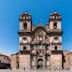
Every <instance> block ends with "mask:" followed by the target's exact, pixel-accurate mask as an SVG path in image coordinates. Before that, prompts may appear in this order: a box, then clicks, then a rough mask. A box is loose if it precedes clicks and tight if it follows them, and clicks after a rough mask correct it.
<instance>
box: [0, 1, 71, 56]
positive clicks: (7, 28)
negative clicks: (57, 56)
mask: <svg viewBox="0 0 72 72" xmlns="http://www.w3.org/2000/svg"><path fill="white" fill-rule="evenodd" d="M71 7H72V0H70V1H69V0H0V53H3V54H7V55H10V54H13V53H16V52H17V51H18V50H19V42H18V34H17V32H18V31H19V16H20V15H21V14H22V13H23V12H24V11H28V12H29V13H30V14H31V15H32V18H33V23H34V24H35V25H37V24H38V23H39V21H40V20H41V21H42V24H43V25H45V24H46V23H47V22H48V20H49V15H50V14H51V13H52V12H53V11H54V10H55V11H57V12H59V13H60V14H61V16H62V29H63V31H64V34H63V49H65V50H72V8H71Z"/></svg>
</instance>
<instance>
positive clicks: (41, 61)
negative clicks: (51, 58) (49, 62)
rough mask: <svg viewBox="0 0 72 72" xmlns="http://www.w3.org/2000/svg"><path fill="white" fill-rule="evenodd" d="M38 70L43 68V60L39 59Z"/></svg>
mask: <svg viewBox="0 0 72 72" xmlns="http://www.w3.org/2000/svg"><path fill="white" fill-rule="evenodd" d="M37 68H38V69H39V68H43V59H38V60H37Z"/></svg>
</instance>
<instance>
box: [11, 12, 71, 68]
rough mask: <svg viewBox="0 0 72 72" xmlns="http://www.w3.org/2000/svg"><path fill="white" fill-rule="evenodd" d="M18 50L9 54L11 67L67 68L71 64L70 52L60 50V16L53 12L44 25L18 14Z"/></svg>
mask: <svg viewBox="0 0 72 72" xmlns="http://www.w3.org/2000/svg"><path fill="white" fill-rule="evenodd" d="M19 20H20V28H19V32H18V35H19V52H18V53H16V54H12V55H11V67H12V68H20V69H24V68H32V69H48V68H68V67H69V66H71V65H72V63H71V62H72V60H71V55H72V53H71V52H68V51H63V50H62V34H63V31H62V23H61V22H62V17H61V15H60V14H59V13H57V12H53V13H51V15H50V17H49V21H48V23H47V24H46V26H42V24H41V23H39V24H38V26H34V24H33V22H32V16H31V15H30V14H29V13H28V12H24V13H23V14H22V15H21V16H20V19H19Z"/></svg>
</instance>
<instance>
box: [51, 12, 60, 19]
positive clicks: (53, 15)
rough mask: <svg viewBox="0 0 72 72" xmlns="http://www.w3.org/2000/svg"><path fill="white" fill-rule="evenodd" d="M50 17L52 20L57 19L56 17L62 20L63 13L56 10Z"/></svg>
mask: <svg viewBox="0 0 72 72" xmlns="http://www.w3.org/2000/svg"><path fill="white" fill-rule="evenodd" d="M50 19H52V20H56V19H59V20H61V15H60V14H59V13H58V12H56V11H54V12H53V13H51V15H50Z"/></svg>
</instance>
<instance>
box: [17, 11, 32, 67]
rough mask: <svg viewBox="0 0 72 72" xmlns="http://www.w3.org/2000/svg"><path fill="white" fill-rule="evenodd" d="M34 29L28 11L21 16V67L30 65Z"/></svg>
mask: <svg viewBox="0 0 72 72" xmlns="http://www.w3.org/2000/svg"><path fill="white" fill-rule="evenodd" d="M31 31H32V18H31V15H30V14H29V13H28V12H24V13H23V14H22V15H21V16H20V31H19V32H18V33H19V54H20V55H19V68H28V67H30V49H31V46H30V43H31Z"/></svg>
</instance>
